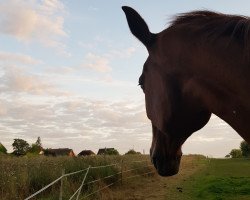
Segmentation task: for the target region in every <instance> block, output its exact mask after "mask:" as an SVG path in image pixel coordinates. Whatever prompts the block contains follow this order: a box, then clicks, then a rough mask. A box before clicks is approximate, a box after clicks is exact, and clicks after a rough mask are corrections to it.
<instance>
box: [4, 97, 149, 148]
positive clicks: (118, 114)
mask: <svg viewBox="0 0 250 200" xmlns="http://www.w3.org/2000/svg"><path fill="white" fill-rule="evenodd" d="M137 104H138V102H132V101H130V102H127V101H123V102H109V101H96V100H90V99H85V98H79V97H70V98H65V97H60V98H59V99H54V98H47V99H45V100H42V99H41V100H40V102H39V103H37V102H36V101H34V100H32V99H30V98H24V97H17V98H14V99H3V98H0V108H1V107H4V108H5V110H4V112H2V113H1V118H0V124H1V126H0V130H1V131H0V137H1V140H2V141H1V142H7V141H9V140H12V139H14V138H15V137H17V136H18V137H21V138H23V139H25V140H27V141H33V140H35V138H36V137H38V136H41V138H42V141H48V142H46V143H44V146H45V147H48V146H49V145H50V143H49V141H50V142H51V141H53V147H62V146H61V145H63V144H64V145H65V146H66V147H70V146H71V145H73V146H74V147H73V148H74V150H76V151H80V150H82V149H83V148H92V149H93V148H95V149H94V150H97V149H98V148H99V147H102V146H103V145H104V146H105V145H107V146H109V145H113V146H118V145H119V143H127V142H128V141H129V140H130V141H132V140H138V141H139V140H141V139H142V138H150V137H151V133H150V131H145V128H141V127H142V126H144V127H148V126H149V127H150V125H149V124H148V121H147V120H145V118H144V117H142V115H143V113H140V112H142V111H141V108H142V107H141V106H134V105H137ZM139 104H141V103H139ZM125 110H126V112H124V111H125ZM38 113H39V114H38ZM122 113H123V114H122ZM138 113H140V114H138ZM144 115H145V113H144ZM147 124H148V126H147ZM10 127H11V129H10ZM149 130H150V129H149ZM146 133H147V134H146ZM145 134H146V135H148V136H145ZM148 141H149V140H148ZM79 142H81V144H80V143H79ZM113 142H114V143H113ZM76 143H77V144H78V143H79V144H78V145H76ZM112 143H113V144H112ZM51 145H52V144H51ZM88 146H89V147H88ZM91 146H92V147H91ZM124 148H125V147H124ZM126 148H127V147H126ZM126 150H127V149H126ZM124 151H125V149H124Z"/></svg>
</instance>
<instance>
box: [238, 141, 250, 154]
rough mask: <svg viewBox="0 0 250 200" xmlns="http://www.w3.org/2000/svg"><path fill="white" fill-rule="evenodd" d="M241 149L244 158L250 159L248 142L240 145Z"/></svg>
mask: <svg viewBox="0 0 250 200" xmlns="http://www.w3.org/2000/svg"><path fill="white" fill-rule="evenodd" d="M240 149H241V152H242V156H243V157H250V145H249V144H248V143H247V142H246V141H244V140H243V141H242V142H241V143H240Z"/></svg>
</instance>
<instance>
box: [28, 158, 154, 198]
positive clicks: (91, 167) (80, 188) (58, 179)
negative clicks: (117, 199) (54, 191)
mask: <svg viewBox="0 0 250 200" xmlns="http://www.w3.org/2000/svg"><path fill="white" fill-rule="evenodd" d="M141 162H146V163H147V165H146V166H143V167H136V168H132V169H126V170H124V162H123V160H122V162H121V163H114V164H109V165H103V166H89V167H88V168H85V169H82V170H79V171H75V172H71V173H67V174H65V172H64V170H63V173H62V175H61V176H60V177H58V178H57V179H56V180H54V181H52V182H51V183H49V184H48V185H46V186H45V187H43V188H41V189H40V190H38V191H37V192H35V193H34V194H32V195H30V196H29V197H27V198H26V199H25V200H29V199H32V198H33V197H35V196H37V195H38V194H40V193H41V192H43V191H44V190H46V189H47V188H49V187H50V186H52V185H54V184H55V183H57V182H58V181H60V180H61V186H60V195H59V200H61V199H62V185H63V182H62V179H63V178H65V177H68V176H71V175H75V174H79V173H83V172H85V175H84V178H83V180H82V183H81V185H80V186H79V188H78V189H77V190H76V191H75V192H74V194H73V195H72V196H71V197H70V198H69V200H72V199H73V198H74V197H76V200H79V198H80V194H81V191H82V188H83V186H86V185H89V184H94V183H96V182H99V181H102V180H105V179H108V178H111V177H114V176H117V175H121V178H119V179H118V180H116V181H114V182H113V183H110V184H108V185H106V186H104V187H101V188H99V189H97V190H95V191H93V192H92V193H90V194H87V195H86V196H84V197H83V198H81V199H85V198H87V197H90V196H91V195H94V194H96V193H98V192H100V191H102V190H104V189H106V188H108V187H110V186H112V185H114V184H116V183H118V182H121V183H122V181H123V180H127V179H130V178H135V177H139V176H144V175H148V174H153V173H155V172H154V171H149V172H146V173H141V174H136V175H133V176H127V177H124V176H123V174H124V173H127V172H132V171H136V170H138V169H143V168H147V167H151V166H153V165H152V164H150V165H149V164H148V160H138V161H132V162H131V163H141ZM114 166H118V167H120V169H121V171H119V172H117V173H115V174H112V175H109V176H105V177H102V178H98V179H95V180H93V181H89V182H86V183H85V180H86V178H87V176H88V173H89V171H90V170H91V169H100V168H106V167H114Z"/></svg>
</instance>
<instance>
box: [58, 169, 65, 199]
mask: <svg viewBox="0 0 250 200" xmlns="http://www.w3.org/2000/svg"><path fill="white" fill-rule="evenodd" d="M64 174H65V169H62V176H63V175H64ZM62 196H63V178H62V179H61V186H60V194H59V200H62Z"/></svg>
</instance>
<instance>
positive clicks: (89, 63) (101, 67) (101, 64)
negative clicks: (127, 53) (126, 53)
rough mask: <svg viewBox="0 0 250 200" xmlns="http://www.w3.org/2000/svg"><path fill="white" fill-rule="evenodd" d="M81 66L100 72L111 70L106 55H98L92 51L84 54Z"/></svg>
mask: <svg viewBox="0 0 250 200" xmlns="http://www.w3.org/2000/svg"><path fill="white" fill-rule="evenodd" d="M83 67H84V68H88V69H91V70H94V71H96V72H101V73H107V72H111V71H112V68H111V67H110V66H109V60H108V59H107V58H106V57H104V56H98V55H95V54H93V53H88V54H87V55H86V56H85V62H84V64H83Z"/></svg>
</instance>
